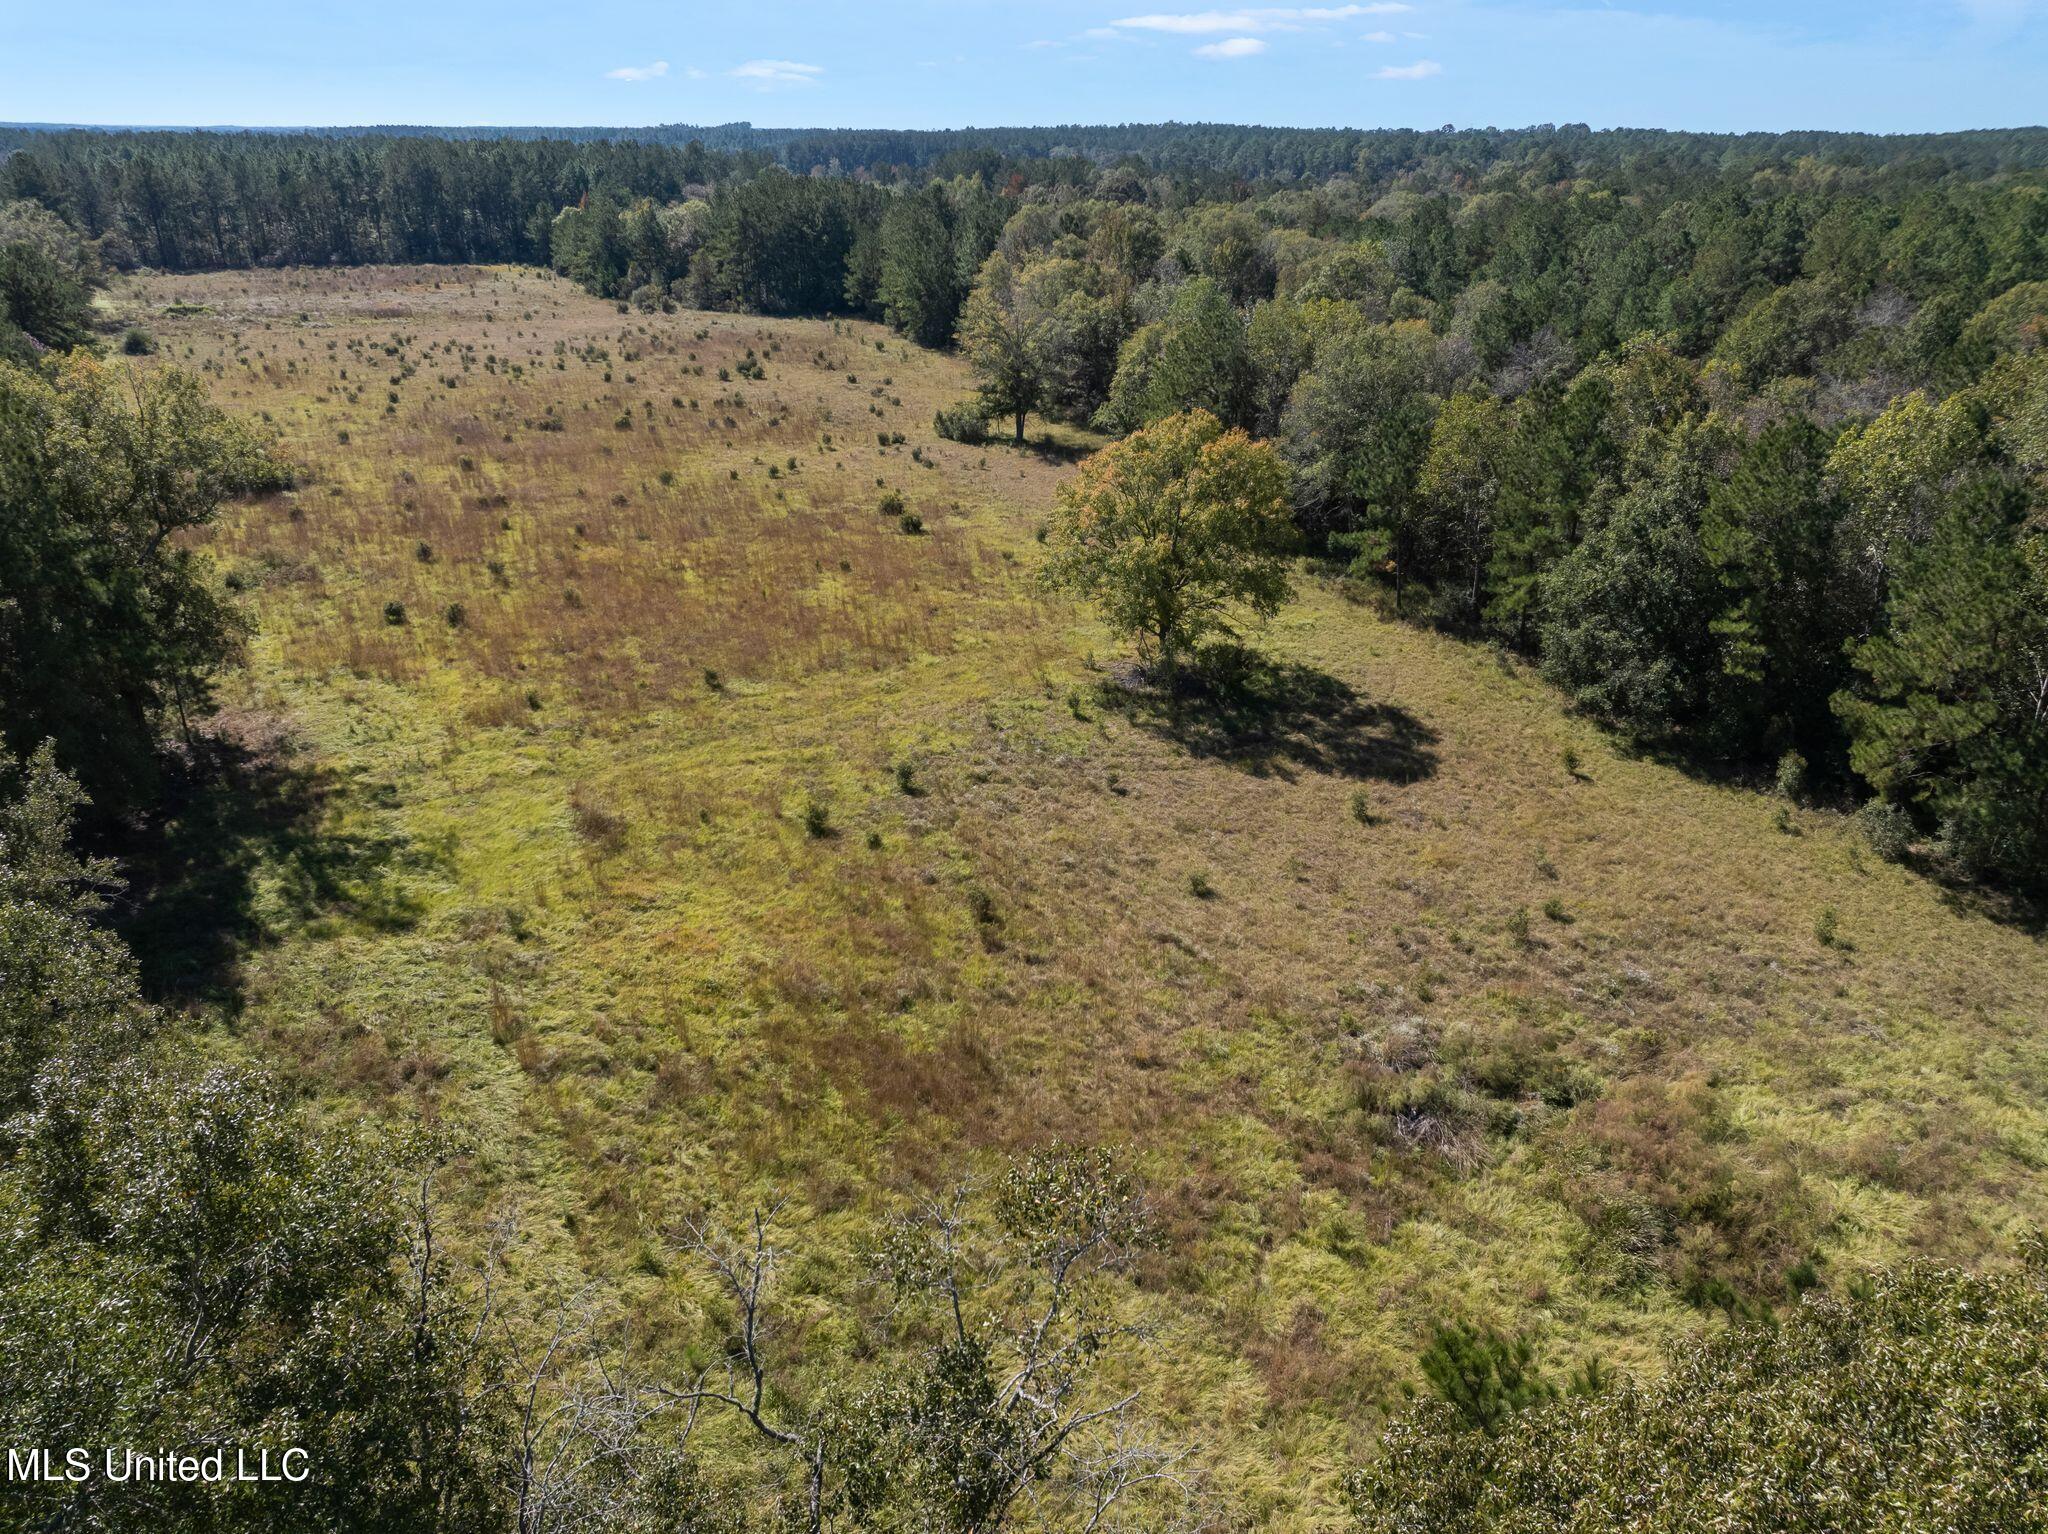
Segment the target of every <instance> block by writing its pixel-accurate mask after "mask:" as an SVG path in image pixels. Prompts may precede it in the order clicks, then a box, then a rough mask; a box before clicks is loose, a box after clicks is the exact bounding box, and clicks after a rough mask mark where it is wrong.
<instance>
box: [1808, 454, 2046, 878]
mask: <svg viewBox="0 0 2048 1534" xmlns="http://www.w3.org/2000/svg"><path fill="white" fill-rule="evenodd" d="M2025 510H2026V501H2025V498H2024V497H2023V496H2021V495H2018V494H2016V493H2015V492H2014V490H2013V489H2012V488H2011V487H2010V486H2007V485H2005V484H2002V483H1997V482H1990V483H1979V484H1977V485H1974V486H1972V487H1970V488H1968V489H1966V490H1965V491H1964V492H1962V493H1961V494H1959V495H1958V496H1956V497H1955V498H1954V500H1952V501H1951V503H1950V504H1949V506H1948V507H1947V508H1946V509H1945V510H1944V511H1943V512H1942V513H1941V515H1940V516H1938V517H1937V519H1936V520H1935V523H1934V526H1933V529H1932V532H1931V536H1930V537H1929V539H1928V540H1927V542H1926V543H1924V544H1922V545H1920V546H1919V547H1917V548H1915V549H1914V550H1912V551H1911V552H1910V553H1908V554H1907V555H1905V557H1904V559H1903V561H1902V563H1901V566H1900V568H1899V570H1898V572H1897V575H1896V577H1895V578H1894V581H1893V584H1892V596H1891V609H1890V623H1889V625H1888V627H1887V628H1886V630H1885V631H1884V632H1882V633H1880V634H1876V635H1873V636H1872V637H1871V638H1869V639H1867V640H1865V641H1864V642H1862V643H1861V644H1860V645H1858V646H1857V647H1856V650H1855V652H1854V654H1855V662H1856V666H1857V668H1858V669H1859V670H1860V671H1862V672H1863V673H1864V674H1865V676H1866V677H1867V678H1868V682H1867V692H1866V693H1864V694H1862V695H1845V696H1843V697H1842V698H1841V699H1840V701H1839V702H1838V704H1837V707H1838V709H1839V710H1840V712H1841V714H1842V716H1843V718H1844V720H1845V722H1846V723H1847V725H1848V727H1849V731H1850V735H1851V740H1852V745H1851V748H1850V749H1851V759H1852V761H1853V762H1854V763H1855V766H1856V770H1857V771H1858V772H1860V773H1861V774H1862V775H1863V776H1864V777H1865V778H1867V779H1869V781H1870V782H1871V783H1872V784H1873V785H1875V786H1876V788H1877V789H1878V791H1879V792H1880V793H1883V794H1887V795H1889V796H1891V797H1893V798H1896V799H1898V800H1900V801H1902V802H1906V803H1910V804H1915V805H1918V806H1920V807H1922V808H1923V809H1924V810H1925V811H1926V812H1927V813H1928V814H1930V815H1931V816H1932V817H1933V818H1934V819H1935V821H1936V822H1937V823H1938V825H1939V826H1940V829H1941V834H1942V838H1943V842H1944V844H1945V848H1946V850H1947V852H1948V854H1949V855H1950V856H1951V857H1952V858H1953V859H1955V860H1956V862H1957V863H1958V864H1959V865H1960V866H1961V867H1962V868H1963V869H1964V870H1965V871H1981V872H1991V873H1996V874H2001V875H2004V876H2006V877H2008V878H2016V879H2020V880H2023V881H2033V880H2038V879H2039V878H2040V877H2041V875H2042V870H2043V869H2044V868H2048V712H2044V708H2043V699H2044V698H2048V558H2044V541H2043V535H2042V534H2040V533H2032V534H2030V535H2028V536H2027V537H2025V538H2024V540H2023V539H2022V538H2021V537H2020V536H2019V535H2018V529H2019V526H2020V518H2021V517H2022V516H2023V515H2024V513H2025Z"/></svg>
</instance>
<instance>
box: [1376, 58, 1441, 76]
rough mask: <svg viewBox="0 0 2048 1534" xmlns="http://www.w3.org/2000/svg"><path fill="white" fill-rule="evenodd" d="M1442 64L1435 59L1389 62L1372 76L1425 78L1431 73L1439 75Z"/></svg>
mask: <svg viewBox="0 0 2048 1534" xmlns="http://www.w3.org/2000/svg"><path fill="white" fill-rule="evenodd" d="M1443 72H1444V66H1443V65H1441V64H1439V63H1438V62H1437V61H1436V60H1435V59H1418V60H1416V61H1415V62H1414V63H1413V64H1389V65H1388V66H1387V67H1386V68H1385V69H1382V70H1381V71H1380V72H1379V73H1378V74H1377V75H1375V76H1374V77H1373V78H1374V79H1376V80H1427V79H1428V78H1429V77H1430V76H1431V75H1440V74H1442V73H1443Z"/></svg>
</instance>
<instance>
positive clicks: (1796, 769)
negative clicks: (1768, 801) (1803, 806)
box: [1774, 751, 1806, 804]
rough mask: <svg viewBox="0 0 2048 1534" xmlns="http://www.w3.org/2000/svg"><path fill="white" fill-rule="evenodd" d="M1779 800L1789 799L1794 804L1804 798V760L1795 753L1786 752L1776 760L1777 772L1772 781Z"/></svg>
mask: <svg viewBox="0 0 2048 1534" xmlns="http://www.w3.org/2000/svg"><path fill="white" fill-rule="evenodd" d="M1774 781H1775V782H1776V784H1777V788H1778V795H1779V797H1780V798H1784V799H1790V800H1791V801H1792V802H1793V803H1794V804H1797V803H1799V802H1800V801H1801V800H1803V799H1804V798H1805V797H1806V758H1805V757H1803V756H1801V755H1800V754H1799V753H1798V752H1797V751H1787V752H1786V753H1785V754H1784V755H1783V756H1781V757H1779V758H1778V772H1777V776H1776V778H1775V780H1774Z"/></svg>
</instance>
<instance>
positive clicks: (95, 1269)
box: [0, 748, 497, 1534]
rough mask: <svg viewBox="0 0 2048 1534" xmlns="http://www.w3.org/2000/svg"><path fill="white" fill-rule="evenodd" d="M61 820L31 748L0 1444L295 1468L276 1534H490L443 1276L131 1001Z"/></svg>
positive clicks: (0, 1235)
mask: <svg viewBox="0 0 2048 1534" xmlns="http://www.w3.org/2000/svg"><path fill="white" fill-rule="evenodd" d="M81 802H82V801H81V796H80V795H79V793H78V791H77V789H76V788H75V786H74V785H73V784H72V783H71V781H70V780H69V779H68V778H67V777H65V776H64V775H63V774H62V773H61V772H59V771H58V770H57V768H56V766H55V762H54V758H53V753H52V752H51V751H49V750H48V749H47V748H45V749H43V750H41V751H39V752H38V753H37V754H36V756H35V757H34V758H33V759H32V761H31V762H30V763H29V765H28V767H27V769H26V773H25V781H24V782H23V783H22V784H21V785H20V787H19V789H18V790H16V791H14V792H12V793H10V795H9V796H8V798H7V800H6V801H5V803H4V805H0V944H4V951H5V952H6V954H7V955H8V962H7V963H6V964H5V965H0V1070H4V1076H0V1091H4V1093H5V1094H6V1096H5V1100H4V1102H0V1112H4V1113H5V1114H6V1118H5V1122H4V1128H0V1258H4V1260H0V1433H4V1434H5V1435H6V1436H7V1438H8V1439H9V1441H11V1442H14V1443H17V1444H27V1445H59V1446H67V1445H85V1446H90V1447H91V1448H92V1451H93V1453H94V1454H95V1456H97V1455H98V1454H99V1453H100V1452H101V1451H102V1450H103V1449H104V1448H106V1447H113V1448H116V1449H117V1450H118V1449H119V1448H121V1447H124V1446H132V1447H134V1448H136V1449H137V1450H138V1451H143V1452H148V1451H150V1450H152V1449H154V1448H155V1447H156V1446H160V1445H161V1446H166V1447H168V1446H183V1447H186V1448H190V1447H193V1446H200V1445H222V1444H225V1445H228V1446H230V1452H231V1453H232V1450H233V1448H234V1447H236V1446H247V1447H249V1448H250V1449H251V1450H254V1449H257V1448H271V1449H273V1450H276V1451H278V1452H282V1450H283V1449H285V1448H287V1447H291V1448H298V1449H302V1450H303V1451H305V1453H306V1455H307V1457H308V1458H307V1464H308V1466H309V1467H310V1468H312V1469H313V1470H314V1472H315V1473H314V1476H313V1479H311V1480H310V1481H309V1482H307V1483H306V1485H305V1487H304V1488H303V1490H301V1489H299V1488H293V1489H292V1492H291V1497H292V1503H291V1506H292V1517H293V1520H294V1521H295V1522H296V1523H297V1524H298V1525H299V1526H301V1527H306V1528H314V1529H325V1530H352V1529H369V1528H380V1527H393V1526H408V1527H424V1526H434V1527H441V1528H448V1529H452V1530H461V1529H483V1528H488V1527H495V1526H496V1525H495V1523H494V1522H493V1520H494V1518H495V1516H496V1506H495V1504H496V1497H495V1494H494V1492H493V1490H492V1480H491V1477H490V1475H489V1473H488V1456H489V1455H490V1454H491V1453H492V1452H493V1451H494V1449H495V1448H496V1446H497V1440H496V1439H495V1437H494V1430H493V1427H492V1424H491V1421H490V1419H489V1415H488V1413H487V1412H485V1411H483V1410H480V1409H478V1408H477V1407H476V1405H475V1403H473V1402H472V1400H471V1398H470V1396H469V1390H470V1387H471V1382H472V1381H471V1372H472V1368H473V1367H474V1366H476V1365H478V1364H480V1363H482V1362H483V1360H482V1357H481V1355H480V1354H479V1353H478V1351H477V1348H476V1342H477V1338H476V1335H475V1332H474V1330H473V1329H471V1323H470V1317H469V1316H468V1314H467V1313H466V1312H465V1310H464V1309H463V1308H462V1307H461V1306H460V1305H458V1304H455V1303H454V1302H452V1300H451V1298H450V1296H449V1293H448V1291H447V1289H446V1287H445V1286H446V1281H447V1274H446V1271H445V1268H444V1265H443V1264H442V1262H441V1260H440V1259H438V1258H437V1257H435V1256H434V1255H433V1254H432V1253H431V1252H430V1251H429V1250H427V1249H426V1248H424V1247H421V1246H416V1245H415V1246H410V1247H409V1245H408V1242H407V1239H406V1228H405V1226H404V1224H403V1223H402V1221H401V1218H400V1210H399V1207H398V1205H397V1203H396V1202H395V1200H394V1198H393V1196H392V1185H391V1182H390V1178H389V1173H388V1169H387V1168H384V1167H382V1166H380V1164H379V1163H377V1162H376V1161H375V1160H374V1159H373V1158H371V1157H370V1155H369V1154H368V1153H367V1152H366V1151H365V1149H364V1148H363V1147H362V1146H361V1145H360V1144H359V1143H357V1142H355V1141H353V1140H351V1139H348V1138H346V1137H342V1136H337V1135H332V1134H325V1133H319V1132H315V1131H312V1130H309V1129H308V1127H307V1126H306V1124H305V1122H304V1120H303V1118H302V1117H301V1115H300V1112H299V1111H298V1109H297V1108H296V1107H295V1106H293V1105H292V1103H291V1102H290V1100H289V1098H288V1097H287V1096H286V1095H284V1094H282V1093H280V1092H278V1091H276V1090H275V1089H273V1088H271V1087H269V1086H267V1085H265V1084H264V1083H262V1082H260V1081H258V1080H255V1079H253V1078H251V1077H249V1076H247V1075H246V1074H242V1073H237V1072H233V1071H227V1070H222V1069H218V1068H209V1067H206V1066H204V1065H203V1064H201V1063H200V1062H199V1061H198V1060H197V1059H195V1058H194V1057H193V1055H192V1053H191V1052H190V1046H189V1043H188V1042H186V1041H183V1040H180V1039H178V1038H177V1037H175V1036H173V1035H172V1034H170V1033H168V1032H167V1031H166V1030H165V1029H164V1028H163V1026H162V1024H161V1021H160V1020H159V1019H158V1018H156V1017H155V1016H154V1015H153V1014H152V1013H150V1011H149V1010H148V1009H147V1008H145V1007H144V1006H143V1005H142V1003H141V1002H140V1000H139V998H138V996H137V992H136V985H135V978H134V971H133V965H132V963H131V962H130V960H129V958H128V955H127V954H126V952H125V951H124V950H123V949H122V948H121V946H120V945H119V944H118V943H117V942H115V941H114V940H113V939H112V938H110V937H108V936H107V935H105V934H104V933H102V932H100V931H99V930H98V929H97V928H96V927H95V926H94V925H93V924H92V921H91V918H92V916H93V914H94V912H95V910H96V906H97V900H98V892H99V891H100V890H103V889H104V888H105V887H106V885H107V882H108V872H107V870H106V868H105V866H104V865H101V864H96V863H89V862H81V861H79V860H77V859H76V858H74V857H73V856H72V855H71V854H70V853H69V852H67V851H66V850H65V842H66V838H67V836H68V834H69V831H70V823H71V819H72V816H73V814H74V813H75V811H76V810H77V808H78V807H79V805H80V803H81ZM281 1495H282V1493H281V1491H280V1489H279V1488H278V1487H277V1486H276V1485H271V1486H265V1485H262V1484H261V1483H256V1482H238V1481H235V1480H232V1479H230V1480H226V1481H219V1482H205V1481H200V1482H194V1481H176V1480H168V1481H167V1480H125V1481H116V1480H113V1479H110V1478H108V1477H106V1476H104V1475H100V1474H95V1475H94V1476H92V1477H91V1478H90V1479H87V1480H84V1481H76V1482H73V1481H64V1480H58V1481H54V1482H37V1481H25V1480H16V1479H12V1478H10V1479H9V1480H8V1481H7V1482H6V1483H5V1484H4V1485H0V1518H4V1519H5V1521H7V1522H8V1523H9V1524H10V1525H14V1526H20V1527H33V1526H37V1525H39V1524H46V1525H49V1526H67V1525H74V1524H75V1525H85V1526H90V1525H102V1526H124V1527H128V1526H140V1525H143V1524H147V1525H149V1526H150V1527H154V1528H163V1529H172V1530H192V1531H194V1534H196V1531H199V1530H236V1529H251V1530H255V1529H264V1528H271V1527H274V1526H275V1525H276V1521H277V1519H278V1516H279V1512H280V1507H279V1498H280V1496H281Z"/></svg>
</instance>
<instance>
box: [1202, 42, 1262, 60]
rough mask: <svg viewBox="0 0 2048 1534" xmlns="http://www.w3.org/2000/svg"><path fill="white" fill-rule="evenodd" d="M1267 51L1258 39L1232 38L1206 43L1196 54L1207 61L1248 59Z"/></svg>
mask: <svg viewBox="0 0 2048 1534" xmlns="http://www.w3.org/2000/svg"><path fill="white" fill-rule="evenodd" d="M1265 51H1266V45H1265V44H1264V43H1262V42H1260V41H1259V40H1258V39H1257V38H1256V37H1232V38H1226V39H1225V40H1224V41H1222V42H1220V43H1204V44H1202V46H1201V47H1199V48H1197V49H1196V50H1195V53H1196V54H1197V55H1198V56H1199V57H1201V58H1205V59H1248V58H1251V57H1252V56H1253V55H1254V54H1260V53H1264V52H1265Z"/></svg>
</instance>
